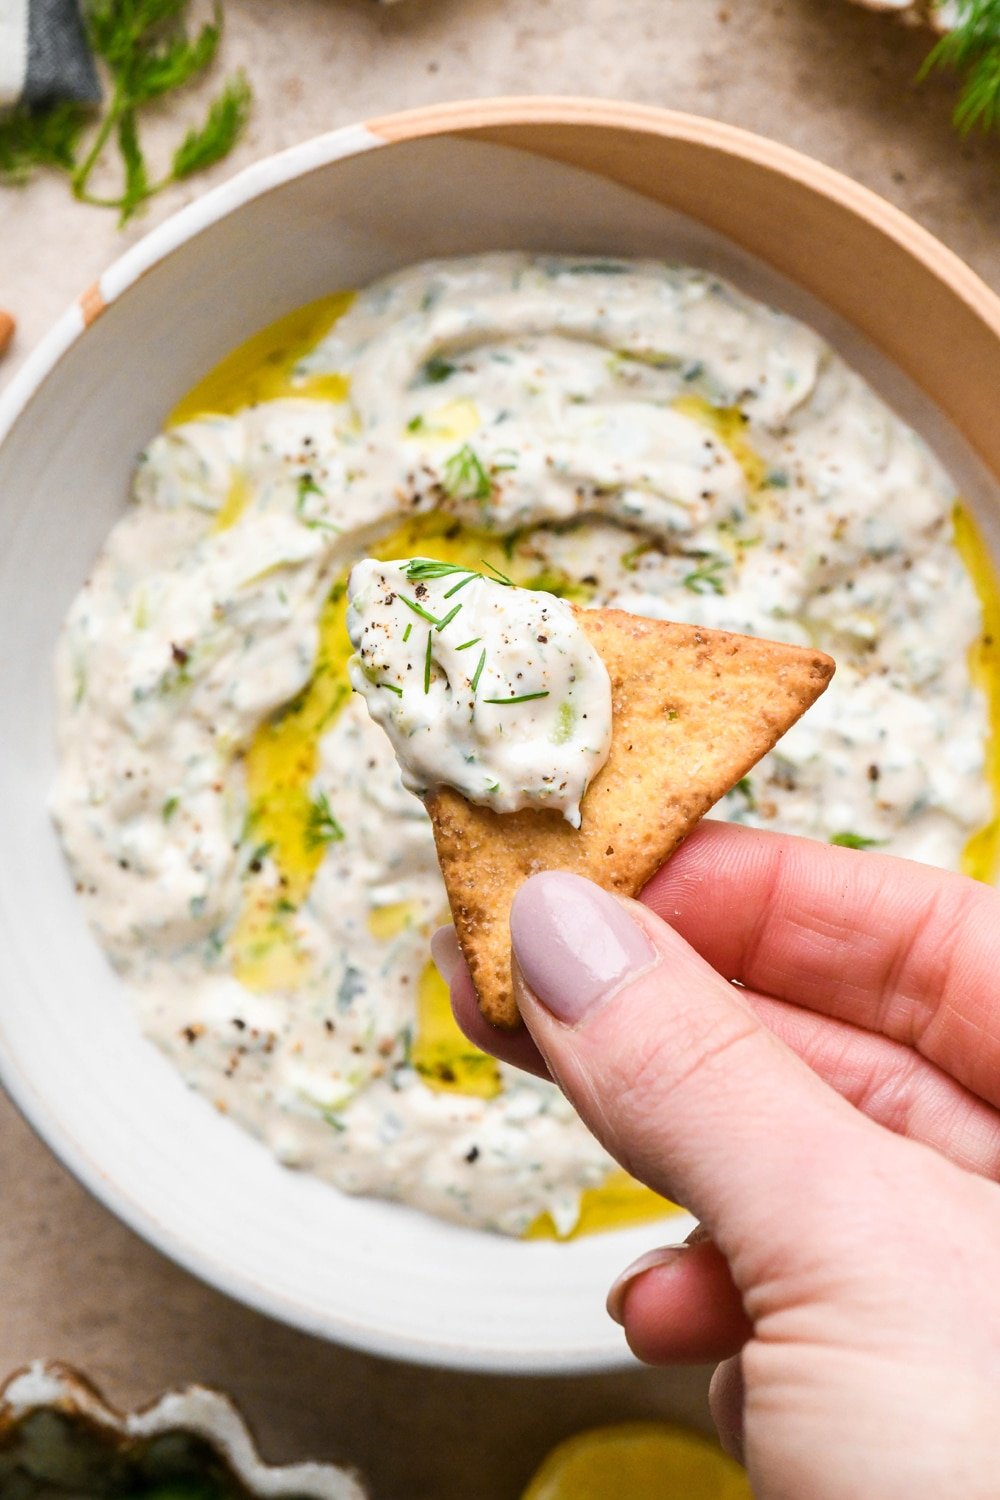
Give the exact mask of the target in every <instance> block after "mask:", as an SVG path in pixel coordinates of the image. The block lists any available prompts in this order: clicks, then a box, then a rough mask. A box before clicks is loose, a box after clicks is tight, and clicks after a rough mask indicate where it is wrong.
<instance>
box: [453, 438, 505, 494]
mask: <svg viewBox="0 0 1000 1500" xmlns="http://www.w3.org/2000/svg"><path fill="white" fill-rule="evenodd" d="M441 485H442V488H443V489H444V492H445V494H446V495H450V496H451V498H452V499H453V500H488V499H489V498H490V496H491V495H492V493H493V480H492V479H491V478H490V476H489V472H488V471H487V469H486V468H485V467H484V466H483V462H482V460H481V459H480V457H479V455H478V454H477V453H476V450H475V449H474V448H471V447H470V446H469V444H468V443H463V444H462V446H461V448H459V449H458V451H457V452H455V453H453V454H452V455H451V457H450V458H449V459H448V460H447V461H446V463H445V466H444V475H443V477H442V480H441Z"/></svg>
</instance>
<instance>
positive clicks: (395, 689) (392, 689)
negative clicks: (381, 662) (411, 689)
mask: <svg viewBox="0 0 1000 1500" xmlns="http://www.w3.org/2000/svg"><path fill="white" fill-rule="evenodd" d="M375 686H376V687H384V688H385V689H386V690H387V691H388V692H390V693H395V694H396V697H397V698H402V696H403V689H402V688H401V687H397V686H396V684H395V683H394V682H376V684H375Z"/></svg>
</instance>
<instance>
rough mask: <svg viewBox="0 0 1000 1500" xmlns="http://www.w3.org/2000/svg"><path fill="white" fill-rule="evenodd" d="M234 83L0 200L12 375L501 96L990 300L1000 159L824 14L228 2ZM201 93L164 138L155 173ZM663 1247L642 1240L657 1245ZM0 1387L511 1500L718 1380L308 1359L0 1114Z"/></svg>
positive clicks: (695, 0) (890, 26) (661, 1)
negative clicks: (99, 182) (738, 134)
mask: <svg viewBox="0 0 1000 1500" xmlns="http://www.w3.org/2000/svg"><path fill="white" fill-rule="evenodd" d="M226 13H227V17H228V22H229V31H228V36H227V39H226V43H225V46H224V49H223V57H222V59H221V66H222V67H223V68H225V69H228V68H230V67H232V66H233V65H234V64H237V63H244V64H245V65H246V67H247V68H248V70H249V72H250V74H251V75H252V78H253V82H254V86H255V90H256V94H257V108H256V111H255V114H254V118H253V121H252V123H251V127H250V130H249V133H248V136H247V139H246V141H245V142H244V144H243V145H242V146H241V147H240V150H239V152H238V154H237V156H236V157H235V158H233V159H231V160H230V161H227V162H223V163H222V164H221V165H220V166H219V167H217V168H216V169H215V170H214V171H213V173H211V174H208V175H207V177H206V178H202V179H197V180H196V181H195V182H193V183H190V184H187V185H185V186H184V187H178V188H174V189H172V190H171V191H170V192H168V193H164V194H163V195H162V197H160V198H159V199H157V200H156V202H155V203H154V205H153V208H152V210H151V212H150V214H149V215H148V217H147V218H146V219H145V220H142V221H140V222H139V223H137V224H136V225H134V226H131V227H130V229H129V231H128V233H127V234H126V235H124V236H122V235H119V234H118V233H117V231H116V229H115V224H114V216H113V215H112V214H108V213H106V212H102V211H101V210H99V209H88V208H83V207H81V206H79V205H75V204H73V202H72V201H71V200H70V198H69V194H68V192H67V190H66V188H65V185H64V184H63V183H62V182H59V181H56V180H55V179H50V178H41V179H39V180H38V181H37V182H35V183H34V184H32V186H31V187H29V188H28V189H27V190H25V191H24V192H19V193H9V192H3V193H0V307H7V308H9V309H10V311H11V312H13V313H15V314H16V315H17V316H18V318H19V320H20V329H19V333H18V337H17V339H16V340H15V343H14V346H13V348H12V350H11V353H10V355H9V356H8V357H7V358H6V359H5V360H4V361H3V362H2V363H0V380H3V379H6V378H7V376H8V375H9V374H10V373H12V371H13V369H14V368H15V365H16V364H17V363H19V362H20V361H21V360H22V359H23V358H24V356H25V355H26V353H27V352H28V350H29V349H30V347H31V345H32V344H33V343H34V341H35V340H37V339H38V338H39V337H40V336H41V334H42V333H43V332H44V331H45V329H46V328H47V327H48V325H49V324H50V323H51V322H52V320H53V319H54V318H55V317H56V316H57V315H58V314H59V313H60V312H61V311H62V309H63V307H64V306H65V305H66V303H67V302H68V301H69V300H70V298H71V297H73V296H75V295H76V294H77V293H78V292H79V291H80V290H81V289H82V288H83V287H85V286H86V285H87V284H88V283H89V282H90V281H92V280H93V278H94V277H95V276H96V275H97V274H98V272H99V271H100V270H101V269H102V268H103V267H104V266H106V265H107V263H108V262H109V260H111V259H112V257H113V256H114V255H116V254H118V253H119V252H120V251H121V250H122V249H123V248H125V246H126V245H128V244H130V243H132V242H133V241H134V240H135V239H137V238H138V237H139V236H140V235H141V234H142V233H143V232H144V229H145V228H146V227H147V226H148V225H149V224H151V223H153V222H158V221H159V220H160V219H162V218H164V217H165V216H166V215H167V214H168V213H169V212H171V211H172V210H173V209H175V208H177V207H178V206H180V204H181V203H183V202H186V201H187V200H188V198H189V197H191V196H193V195H194V193H195V192H197V191H198V190H199V189H200V186H201V185H202V184H203V183H205V184H207V183H208V182H210V181H212V180H215V181H221V180H223V179H224V178H225V177H226V176H228V175H229V174H230V173H231V172H232V171H233V170H234V169H235V168H237V167H239V166H242V165H245V164H246V163H248V162H250V161H252V160H254V159H256V158H257V157H258V156H261V155H263V154H264V153H266V152H268V151H272V150H278V149H280V148H281V147H283V146H287V145H291V144H292V143H294V142H295V141H299V140H302V139H304V138H305V137H307V136H309V135H311V134H314V133H316V132H317V131H320V130H326V129H330V128H332V127H333V126H336V125H342V124H345V123H348V122H350V121H352V120H355V119H358V118H360V117H363V116H366V115H373V114H382V113H385V112H386V111H389V110H393V109H401V108H404V107H407V106H410V105H418V104H424V103H427V102H430V101H436V100H443V99H450V98H460V97H467V96H469V95H480V96H482V95H487V94H493V93H540V92H543V91H548V92H562V93H591V94H601V95H606V96H616V97H621V98H630V99H636V100H640V101H642V102H645V103H649V104H662V105H669V106H671V107H674V108H677V109H688V110H692V111H695V112H698V113H702V114H707V115H714V116H717V117H718V118H720V119H723V120H728V121H731V122H732V123H734V124H737V125H743V126H746V127H747V128H748V129H751V130H757V131H760V132H762V133H763V134H765V135H771V136H774V137H775V138H776V139H779V140H782V141H785V142H787V143H788V144H789V145H792V146H796V147H798V148H799V149H800V150H803V151H807V152H810V153H812V154H813V155H815V156H818V157H820V158H821V159H822V160H824V161H826V162H829V163H830V164H831V165H832V166H835V167H838V168H840V170H842V171H844V172H848V173H850V174H851V175H852V176H854V177H857V178H858V179H859V180H860V181H862V182H864V183H866V184H867V185H868V186H869V187H872V188H874V189H875V190H876V191H877V192H881V193H883V194H885V196H886V197H888V198H889V199H891V200H892V201H893V202H894V203H896V204H898V205H899V206H900V207H901V208H903V209H906V210H907V211H908V212H910V213H912V214H913V215H914V216H915V217H916V218H917V219H919V220H920V221H921V223H923V224H924V225H926V227H927V228H928V229H930V230H932V231H933V232H934V233H935V234H938V235H940V237H941V238H942V239H943V240H945V241H946V243H947V244H949V245H950V246H951V247H952V248H953V249H955V250H956V251H958V253H959V254H960V255H962V256H964V257H965V258H966V259H967V260H968V261H969V262H970V263H971V264H972V265H973V267H974V268H975V269H976V270H978V271H979V272H980V274H981V275H983V276H985V277H986V279H987V280H988V281H989V282H991V283H992V284H993V285H994V286H996V287H998V288H1000V193H998V192H997V158H998V154H1000V145H998V143H997V142H995V141H992V140H979V139H975V140H973V141H970V142H968V143H966V144H962V143H961V142H959V141H958V140H957V139H956V138H955V136H954V135H953V133H952V131H951V128H950V126H949V123H948V117H949V114H950V110H951V104H952V98H953V90H952V87H951V84H950V82H949V81H948V80H947V79H945V78H940V79H934V80H932V81H931V82H930V83H929V84H928V85H925V86H923V87H921V88H920V89H917V88H915V87H914V85H913V78H914V74H915V72H916V70H917V67H918V66H919V63H920V60H921V58H922V57H923V55H924V52H925V51H926V45H927V42H926V38H925V37H924V36H922V35H921V34H920V33H919V32H916V31H911V30H908V29H907V28H905V27H903V26H901V25H899V24H898V23H896V22H894V21H893V20H892V19H890V18H885V17H881V16H878V15H874V14H871V13H869V12H867V11H864V10H861V9H858V8H856V7H854V6H850V5H845V4H832V3H831V0H720V3H716V0H630V3H629V4H628V5H627V6H625V5H622V4H620V3H618V0H403V3H402V4H400V5H397V6H392V7H388V8H383V7H379V6H375V5H373V4H372V3H371V0H340V3H337V0H294V3H287V4H282V5H280V6H279V5H277V4H276V3H275V0H227V5H226ZM197 109H198V101H197V98H196V97H192V98H191V99H190V100H185V101H184V102H183V104H179V105H178V107H177V110H176V112H175V111H173V110H171V111H164V112H163V113H162V115H159V116H158V117H157V119H156V120H155V121H154V122H153V123H152V125H151V128H150V141H151V148H152V155H153V156H154V158H155V157H156V156H157V155H158V154H159V158H160V160H162V159H163V157H164V155H165V154H166V147H167V143H168V142H170V141H173V140H175V139H176V136H177V133H178V130H179V128H180V125H181V124H182V123H183V125H184V127H185V128H186V125H187V123H188V122H189V121H190V119H191V118H193V117H194V115H195V114H196V113H197ZM669 1237H670V1230H669V1226H667V1228H666V1229H664V1228H660V1227H656V1228H651V1230H650V1234H649V1243H650V1244H651V1245H652V1244H655V1243H658V1242H661V1241H663V1240H664V1239H668V1238H669ZM0 1286H2V1287H3V1288H4V1292H3V1297H2V1299H0V1370H3V1371H6V1370H8V1369H10V1368H12V1367H13V1366H14V1365H15V1364H17V1363H19V1362H22V1361H24V1360H26V1359H28V1358H31V1357H34V1356H37V1355H51V1356H61V1357H63V1358H66V1359H71V1360H76V1361H77V1362H79V1363H81V1364H83V1365H84V1366H86V1367H87V1368H89V1369H90V1370H91V1371H92V1372H93V1374H94V1376H95V1377H96V1378H97V1379H98V1380H99V1381H100V1382H101V1384H102V1385H103V1386H104V1387H105V1388H106V1390H107V1394H108V1395H109V1396H110V1397H112V1398H113V1399H115V1400H117V1401H119V1402H121V1403H123V1404H132V1403H134V1402H138V1401H141V1400H143V1399H147V1398H149V1397H151V1396H153V1395H155V1394H156V1392H157V1391H158V1390H160V1389H161V1388H162V1387H163V1386H164V1385H166V1384H168V1383H170V1382H178V1381H185V1380H190V1379H200V1380H205V1381H208V1382H214V1383H216V1384H218V1385H221V1386H224V1387H226V1388H228V1389H230V1390H232V1391H233V1392H234V1393H235V1394H236V1395H237V1397H238V1398H239V1400H240V1401H241V1402H242V1403H243V1406H244V1408H245V1410H246V1413H247V1415H248V1416H249V1417H250V1419H251V1421H252V1423H253V1424H254V1425H255V1427H256V1428H257V1431H258V1434H259V1437H260V1440H261V1444H262V1447H263V1450H264V1452H265V1454H266V1455H267V1456H269V1457H271V1458H272V1459H289V1458H292V1457H295V1456H297V1455H302V1454H303V1453H306V1452H309V1453H314V1454H315V1455H317V1456H319V1457H330V1458H335V1459H340V1460H342V1461H350V1462H353V1463H357V1464H358V1465H359V1466H361V1467H363V1468H364V1469H366V1470H367V1471H368V1473H369V1474H370V1475H371V1476H372V1478H373V1481H374V1491H375V1494H376V1496H377V1497H378V1500H396V1497H398V1496H400V1495H406V1496H407V1497H409V1500H422V1497H431V1496H433V1497H436V1500H460V1497H461V1500H466V1497H468V1496H469V1495H475V1496H476V1497H477V1500H515V1497H516V1496H517V1495H518V1493H519V1489H520V1487H521V1486H522V1485H523V1483H524V1482H525V1480H526V1479H527V1476H528V1475H529V1473H530V1472H531V1470H532V1468H533V1467H534V1465H535V1464H536V1463H537V1462H538V1460H539V1459H540V1458H541V1456H542V1455H543V1453H544V1452H545V1451H546V1450H547V1448H548V1447H550V1446H551V1445H552V1444H554V1443H555V1442H557V1441H558V1440H559V1439H560V1438H562V1437H564V1436H566V1435H568V1434H569V1433H571V1432H574V1431H577V1430H578V1429H580V1428H581V1427H585V1426H587V1425H590V1424H595V1423H599V1422H603V1421H614V1420H616V1419H620V1418H623V1417H631V1416H647V1415H654V1414H657V1413H662V1414H665V1415H668V1416H672V1417H674V1418H675V1419H677V1420H681V1421H690V1422H694V1423H696V1424H698V1425H701V1426H707V1424H708V1414H707V1407H706V1404H705V1390H706V1387H707V1371H704V1370H696V1371H690V1370H677V1371H669V1372H668V1371H652V1370H638V1369H637V1370H636V1371H635V1372H633V1373H622V1374H615V1375H607V1376H600V1377H596V1376H595V1377H587V1378H583V1379H576V1380H558V1379H548V1378H546V1379H532V1380H525V1381H517V1380H511V1379H506V1378H489V1377H485V1376H469V1375H455V1374H449V1373H439V1372H434V1371H426V1370H421V1371H414V1370H412V1369H411V1368H409V1367H407V1366H404V1365H394V1364H389V1363H384V1362H380V1361H378V1360H374V1359H370V1358H367V1357H366V1356H364V1355H360V1354H355V1353H352V1352H350V1351H348V1350H342V1349H337V1348H333V1347H329V1346H326V1345H322V1344H318V1343H316V1342H315V1341H313V1340H311V1339H309V1338H306V1337H305V1336H303V1335H302V1334H298V1333H295V1332H293V1331H291V1330H289V1329H286V1328H282V1327H279V1326H277V1325H276V1324H273V1323H271V1322H269V1321H268V1320H267V1319H266V1318H263V1317H260V1316H257V1315H256V1314H253V1313H250V1312H247V1311H246V1310H244V1309H243V1308H241V1307H238V1306H236V1304H234V1303H232V1302H229V1301H227V1300H226V1299H225V1298H224V1297H221V1296H219V1295H218V1294H217V1293H215V1292H212V1291H209V1290H208V1289H207V1288H205V1287H203V1286H201V1285H200V1284H199V1283H197V1282H195V1281H194V1280H193V1279H192V1278H191V1277H189V1276H188V1275H187V1274H186V1273H185V1272H183V1271H182V1270H180V1269H178V1268H177V1267H175V1266H173V1265H171V1264H169V1263H168V1262H167V1261H165V1260H163V1259H162V1257H160V1256H159V1255H157V1254H156V1253H155V1252H154V1251H152V1250H150V1249H149V1248H148V1247H147V1246H146V1245H144V1244H142V1243H141V1242H140V1241H139V1240H137V1239H136V1238H135V1237H134V1236H133V1235H132V1234H130V1233H129V1232H128V1231H127V1230H126V1229H124V1228H123V1227H122V1226H121V1225H120V1224H119V1223H117V1221H116V1220H114V1219H113V1218H112V1217H111V1215H110V1214H108V1213H107V1212H106V1211H105V1210H104V1209H103V1208H101V1207H100V1206H99V1205H98V1204H97V1203H95V1202H94V1201H92V1200H91V1199H90V1198H89V1197H88V1196H87V1195H86V1193H84V1192H83V1191H82V1189H80V1188H79V1187H78V1186H77V1185H76V1184H75V1183H74V1182H73V1181H72V1179H71V1178H69V1177H68V1176H67V1174H66V1173H65V1172H64V1171H63V1170H62V1168H61V1167H60V1166H59V1165H58V1164H57V1163H56V1162H55V1161H54V1159H53V1158H52V1157H51V1156H50V1155H49V1153H48V1151H47V1150H46V1149H45V1148H44V1147H43V1146H41V1145H40V1144H39V1143H38V1141H36V1140H35V1139H34V1137H33V1136H32V1135H31V1134H30V1132H29V1131H28V1130H27V1129H26V1128H25V1127H24V1125H23V1124H22V1123H21V1121H20V1120H19V1119H18V1117H17V1116H16V1114H15V1113H14V1111H13V1110H12V1109H11V1107H10V1106H9V1105H8V1104H6V1103H4V1102H2V1101H0Z"/></svg>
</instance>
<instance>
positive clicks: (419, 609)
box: [398, 594, 441, 625]
mask: <svg viewBox="0 0 1000 1500" xmlns="http://www.w3.org/2000/svg"><path fill="white" fill-rule="evenodd" d="M398 598H399V601H400V603H401V604H405V605H406V607H407V609H412V610H413V613H414V614H415V615H419V616H420V618H421V619H422V620H427V621H428V622H429V623H430V624H431V625H440V624H441V621H440V620H439V619H438V617H437V615H432V614H431V612H430V610H429V609H424V606H423V605H422V604H418V603H417V601H416V599H407V597H406V595H405V594H400V595H399V596H398Z"/></svg>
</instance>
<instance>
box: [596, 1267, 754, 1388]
mask: <svg viewBox="0 0 1000 1500" xmlns="http://www.w3.org/2000/svg"><path fill="white" fill-rule="evenodd" d="M608 1310H609V1312H610V1313H611V1314H612V1316H613V1317H614V1316H615V1315H616V1314H617V1317H616V1321H617V1322H620V1323H621V1324H622V1327H623V1328H624V1329H625V1337H626V1338H627V1340H628V1344H629V1348H630V1349H631V1350H632V1353H633V1354H634V1355H635V1356H636V1358H637V1359H641V1360H642V1361H643V1362H644V1363H645V1364H650V1365H663V1364H684V1363H688V1364H691V1363H694V1364H703V1363H705V1362H706V1361H708V1360H717V1359H723V1358H726V1357H728V1356H729V1355H732V1354H735V1353H737V1352H738V1351H739V1350H740V1349H742V1347H743V1345H744V1344H745V1343H746V1341H747V1339H748V1338H750V1336H751V1334H752V1331H753V1329H752V1325H751V1323H750V1321H749V1319H748V1318H747V1316H746V1313H745V1312H744V1309H743V1300H742V1298H741V1296H740V1293H739V1291H738V1289H737V1288H736V1286H735V1285H734V1283H733V1280H732V1277H731V1276H730V1274H729V1267H728V1265H727V1264H726V1261H725V1258H724V1257H723V1256H722V1254H721V1253H720V1252H719V1250H718V1249H717V1247H716V1246H715V1245H714V1244H712V1243H711V1242H705V1241H703V1242H700V1243H697V1244H694V1245H672V1246H667V1247H665V1248H664V1249H662V1250H655V1251H650V1252H649V1253H648V1254H646V1255H644V1256H641V1257H640V1258H639V1260H637V1261H636V1262H634V1264H633V1265H631V1266H629V1268H628V1269H627V1270H626V1271H625V1272H623V1273H622V1275H621V1276H620V1277H619V1278H618V1280H617V1281H616V1282H615V1284H614V1286H612V1288H611V1292H610V1294H609V1299H608Z"/></svg>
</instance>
